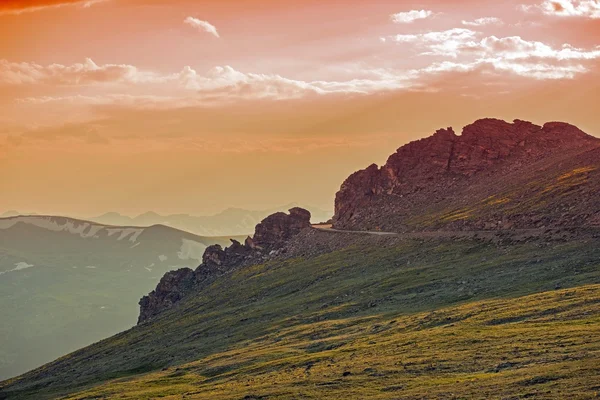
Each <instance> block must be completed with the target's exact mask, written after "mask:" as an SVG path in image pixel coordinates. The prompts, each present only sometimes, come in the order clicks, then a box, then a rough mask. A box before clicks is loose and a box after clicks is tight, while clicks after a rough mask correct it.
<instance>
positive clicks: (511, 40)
mask: <svg viewBox="0 0 600 400" xmlns="http://www.w3.org/2000/svg"><path fill="white" fill-rule="evenodd" d="M482 36H483V35H482V34H481V33H480V32H476V31H472V30H469V29H459V28H455V29H450V30H447V31H440V32H428V33H424V34H415V35H396V36H391V37H389V39H390V40H391V41H394V42H396V43H398V44H409V45H411V46H414V49H415V50H417V51H420V53H419V54H420V55H424V56H435V57H451V58H452V59H454V60H456V61H442V62H439V61H438V62H435V63H433V64H431V65H429V66H428V67H425V68H423V69H421V70H420V71H419V72H420V73H438V74H439V73H444V72H449V71H454V72H456V71H458V72H466V71H480V72H487V73H489V72H505V73H511V74H514V75H518V76H522V77H528V78H534V79H571V78H574V77H575V76H576V75H578V74H582V73H585V72H587V71H588V67H586V65H589V64H586V63H589V62H590V61H591V60H597V59H600V46H599V47H596V48H592V49H582V48H577V47H574V46H572V45H570V44H563V45H562V46H561V47H560V48H555V47H552V46H550V45H548V44H545V43H542V42H539V41H529V40H525V39H523V38H521V37H520V36H509V37H496V36H487V37H482Z"/></svg>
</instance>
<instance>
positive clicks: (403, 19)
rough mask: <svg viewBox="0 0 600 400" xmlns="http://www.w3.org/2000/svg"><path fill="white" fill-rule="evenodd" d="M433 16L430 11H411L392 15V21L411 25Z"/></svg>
mask: <svg viewBox="0 0 600 400" xmlns="http://www.w3.org/2000/svg"><path fill="white" fill-rule="evenodd" d="M432 15H433V11H429V10H411V11H407V12H399V13H397V14H392V15H390V18H391V19H392V21H393V22H394V23H396V24H411V23H413V22H415V21H416V20H419V19H425V18H429V17H431V16H432Z"/></svg>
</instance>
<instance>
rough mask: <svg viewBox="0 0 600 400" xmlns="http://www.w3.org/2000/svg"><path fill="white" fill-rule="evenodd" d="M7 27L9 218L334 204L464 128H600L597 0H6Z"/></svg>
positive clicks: (1, 90)
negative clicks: (340, 193) (354, 186)
mask: <svg viewBox="0 0 600 400" xmlns="http://www.w3.org/2000/svg"><path fill="white" fill-rule="evenodd" d="M0 37H1V39H0V106H1V107H0V192H1V193H2V201H1V202H0V213H1V212H4V211H7V210H10V209H17V210H19V211H21V212H37V213H46V214H61V213H62V214H67V213H68V214H70V215H74V216H90V215H95V214H100V213H103V212H107V211H117V212H123V213H129V214H136V213H142V212H145V211H148V210H153V211H156V212H162V213H176V212H186V213H192V214H207V213H212V212H218V211H220V210H222V209H224V208H227V207H241V206H243V207H246V208H256V209H260V208H269V207H274V206H279V205H282V204H286V203H290V202H299V203H302V204H308V205H314V206H318V207H322V208H327V209H332V208H333V196H334V194H335V192H336V190H337V189H338V188H339V184H340V182H342V181H343V180H344V178H345V177H347V176H348V175H349V174H350V173H352V172H353V171H355V170H357V169H359V168H364V167H365V166H367V165H368V164H370V163H371V162H372V161H373V160H377V161H378V162H379V163H383V162H384V161H385V157H386V156H387V155H388V154H390V152H391V150H392V149H395V148H397V147H399V146H400V145H402V144H405V143H406V142H408V141H410V140H414V139H417V138H420V137H424V136H427V135H430V134H431V133H433V132H434V131H435V130H436V129H438V128H441V127H446V126H448V124H452V125H453V126H454V128H455V130H456V131H457V132H460V128H461V127H462V126H463V125H465V124H467V123H469V122H472V121H473V120H475V119H477V118H481V117H496V118H503V119H506V120H513V119H516V118H519V119H523V120H529V121H532V122H535V123H544V122H546V121H548V120H557V119H558V120H562V121H567V122H570V123H572V124H575V125H577V126H579V127H580V128H581V129H583V130H584V131H586V132H588V133H589V134H592V135H595V136H600V129H599V128H598V127H599V126H600V125H599V123H600V112H599V111H598V110H599V104H600V94H599V93H600V39H599V38H600V2H599V1H598V0H581V1H574V0H556V1H550V0H536V1H528V0H518V1H506V2H475V1H439V0H436V1H421V2H411V1H394V2H392V1H378V0H375V1H343V2H342V1H313V0H310V1H271V0H251V1H231V0H226V1H218V2H216V1H210V2H209V1H192V0H170V1H166V0H164V1H163V0H83V1H80V0H73V1H67V0H41V1H34V0H28V1H11V0H8V1H3V2H1V3H0ZM42 187H43V188H44V194H43V196H40V195H39V193H40V191H39V189H40V188H42Z"/></svg>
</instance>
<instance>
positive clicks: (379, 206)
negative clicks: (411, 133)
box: [333, 119, 599, 231]
mask: <svg viewBox="0 0 600 400" xmlns="http://www.w3.org/2000/svg"><path fill="white" fill-rule="evenodd" d="M598 146H599V140H598V139H596V138H593V137H591V136H589V135H587V134H585V133H584V132H582V131H581V130H579V129H578V128H577V127H575V126H572V125H569V124H566V123H560V122H551V123H547V124H545V125H544V126H538V125H535V124H532V123H531V122H526V121H521V120H515V121H514V122H513V123H508V122H505V121H501V120H497V119H482V120H478V121H476V122H474V123H473V124H471V125H468V126H466V127H464V129H463V131H462V134H461V135H460V136H459V135H456V134H455V133H454V131H453V129H452V128H447V129H440V130H438V131H437V132H436V133H435V134H434V135H432V136H430V137H428V138H426V139H422V140H419V141H415V142H412V143H409V144H407V145H405V146H402V147H400V148H399V149H398V150H397V151H396V153H395V154H393V155H391V156H390V157H389V159H388V160H387V162H386V164H385V165H384V166H382V167H381V168H379V167H377V165H374V164H373V165H371V166H369V167H368V168H366V169H364V170H362V171H358V172H356V173H354V174H352V175H351V176H350V177H349V178H348V179H347V180H346V181H345V182H344V183H343V184H342V186H341V189H340V191H339V192H338V193H337V195H336V200H335V216H334V219H333V223H334V227H335V228H337V229H350V230H377V229H382V230H395V231H410V230H417V229H426V228H431V227H435V228H440V226H441V225H444V223H445V222H447V224H446V225H447V227H451V228H452V229H456V228H457V226H456V225H457V224H456V223H455V222H456V221H457V220H460V221H462V222H464V220H465V219H466V218H458V219H457V218H449V219H448V221H445V222H444V221H443V220H442V219H441V217H443V215H444V214H443V211H444V210H446V211H448V212H451V211H452V208H453V207H454V208H459V207H457V206H459V205H461V204H469V203H470V202H471V201H472V200H477V201H484V199H485V198H486V197H485V196H490V195H494V194H498V193H500V192H507V193H509V194H512V195H513V196H512V197H511V198H502V199H498V202H504V203H509V202H512V205H514V204H515V200H516V199H515V198H514V193H510V190H505V189H510V188H509V186H511V183H510V182H506V179H505V178H506V177H507V176H509V175H511V174H512V175H514V179H513V180H514V181H515V182H517V181H520V180H521V178H522V176H523V175H524V174H525V175H526V173H528V172H530V170H529V168H531V167H532V166H534V165H537V166H539V167H540V168H550V167H549V166H551V164H552V163H554V164H557V163H560V162H561V160H566V159H569V157H570V159H572V158H573V156H574V155H575V154H577V153H580V152H587V151H589V150H592V149H594V148H597V147H598ZM544 160H550V162H549V163H544ZM550 169H552V168H550ZM532 201H534V200H533V199H532ZM497 204H499V203H497ZM424 211H426V213H427V214H429V215H434V216H435V215H436V212H438V214H439V217H440V218H438V219H437V220H436V221H433V222H432V223H430V224H424V223H423V221H422V219H423V218H420V216H421V215H424V214H426V213H425V212H424ZM467 211H469V212H470V213H471V216H473V212H472V211H474V210H467ZM455 217H456V216H455ZM490 218H497V215H494V216H493V217H492V216H490ZM517 219H518V218H517ZM480 222H481V221H480ZM463 225H465V226H464V228H471V227H472V226H471V225H469V224H463ZM480 227H483V225H481V226H480Z"/></svg>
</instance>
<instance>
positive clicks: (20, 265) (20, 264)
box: [0, 261, 34, 275]
mask: <svg viewBox="0 0 600 400" xmlns="http://www.w3.org/2000/svg"><path fill="white" fill-rule="evenodd" d="M33 266H34V265H33V264H27V263H26V262H23V261H21V262H18V263H16V264H15V267H14V268H13V269H9V270H8V271H2V272H0V275H4V274H8V273H9V272H14V271H21V270H23V269H27V268H31V267H33Z"/></svg>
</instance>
